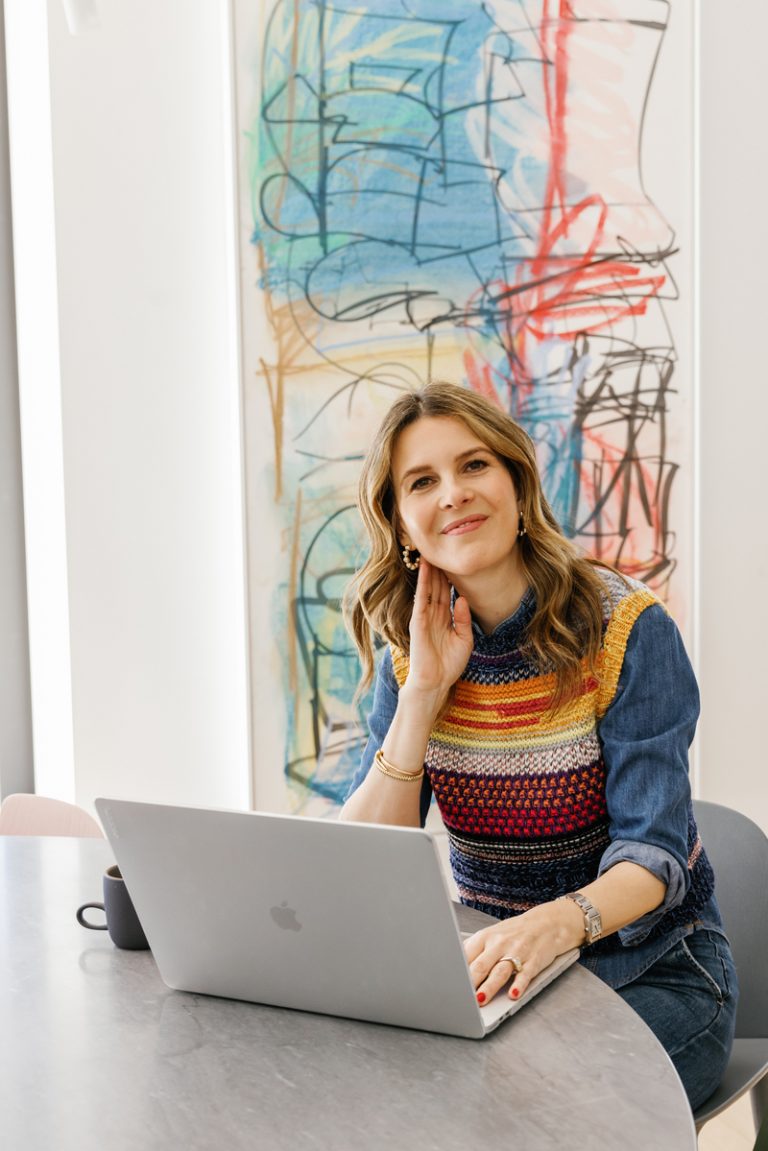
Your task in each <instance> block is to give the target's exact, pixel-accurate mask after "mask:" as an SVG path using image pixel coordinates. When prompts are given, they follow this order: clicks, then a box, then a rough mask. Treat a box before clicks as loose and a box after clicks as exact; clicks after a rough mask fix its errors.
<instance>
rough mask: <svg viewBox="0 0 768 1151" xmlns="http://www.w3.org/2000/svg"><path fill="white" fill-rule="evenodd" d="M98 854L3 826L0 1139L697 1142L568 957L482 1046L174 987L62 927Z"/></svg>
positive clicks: (638, 1027)
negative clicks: (16, 834) (558, 973)
mask: <svg viewBox="0 0 768 1151" xmlns="http://www.w3.org/2000/svg"><path fill="white" fill-rule="evenodd" d="M110 862H112V860H111V857H110V849H109V846H108V844H107V843H106V842H102V841H99V840H93V839H83V840H77V839H53V838H51V839H37V838H10V837H2V836H0V1132H1V1137H0V1141H1V1142H2V1146H3V1148H4V1149H5V1151H21V1149H22V1148H23V1149H24V1151H97V1149H98V1151H123V1149H125V1151H128V1149H131V1151H135V1149H140V1151H155V1149H157V1151H160V1149H162V1151H175V1149H177V1148H178V1149H179V1151H181V1149H182V1148H183V1149H184V1151H196V1149H206V1151H209V1149H210V1151H213V1149H215V1151H218V1149H220V1148H221V1149H225V1151H239V1149H241V1148H242V1149H243V1151H245V1149H254V1148H258V1149H261V1148H263V1149H264V1151H282V1149H285V1151H305V1149H306V1151H324V1149H331V1148H333V1149H334V1151H336V1149H347V1148H355V1149H360V1151H393V1148H397V1149H398V1151H433V1149H434V1151H474V1149H475V1148H482V1147H488V1148H497V1149H499V1151H502V1149H504V1151H510V1149H513V1148H518V1149H520V1151H544V1149H548V1148H563V1147H574V1146H577V1145H579V1144H581V1143H586V1145H587V1146H589V1148H590V1151H600V1149H606V1151H616V1149H617V1148H621V1149H622V1151H632V1149H634V1148H637V1149H640V1148H642V1149H643V1151H647V1149H648V1148H649V1147H653V1148H654V1151H693V1149H695V1147H696V1136H695V1132H694V1126H693V1121H692V1119H691V1115H690V1111H689V1109H688V1106H687V1102H686V1099H685V1095H684V1093H683V1090H682V1087H681V1085H680V1082H679V1080H678V1078H677V1076H676V1074H675V1072H674V1070H673V1068H672V1065H671V1063H670V1062H669V1060H668V1059H667V1056H666V1055H665V1053H664V1051H663V1050H662V1048H661V1047H660V1046H659V1044H658V1043H657V1042H656V1040H655V1039H654V1037H653V1036H652V1034H651V1033H650V1031H648V1030H647V1028H646V1027H645V1026H644V1024H642V1023H641V1022H640V1020H639V1019H638V1018H637V1017H636V1016H635V1014H634V1013H633V1012H632V1011H631V1010H630V1009H629V1008H628V1007H627V1006H626V1005H625V1004H624V1003H623V1001H622V1000H621V999H620V998H619V997H618V996H617V995H615V994H614V993H613V992H612V991H610V990H609V989H608V988H607V987H606V986H605V985H604V984H602V983H601V982H600V980H598V979H596V978H595V977H594V976H592V975H590V974H589V973H588V972H587V971H585V970H584V969H583V968H582V967H580V966H576V967H574V968H571V970H569V971H568V972H566V974H565V975H563V976H562V977H561V978H560V980H558V981H557V983H556V984H555V985H554V986H552V987H551V988H549V989H548V990H546V991H545V992H543V993H542V994H541V995H540V996H539V997H538V999H536V1000H535V1001H534V1002H533V1003H531V1004H530V1005H529V1006H528V1007H526V1008H525V1009H524V1010H523V1011H521V1012H520V1014H519V1015H518V1016H517V1017H516V1018H514V1019H512V1020H510V1021H509V1022H507V1023H506V1024H503V1025H502V1027H501V1028H500V1029H499V1030H498V1031H497V1032H495V1033H494V1034H493V1035H491V1036H489V1037H488V1038H487V1039H485V1040H480V1041H476V1040H470V1039H452V1038H448V1037H445V1036H438V1035H429V1034H425V1033H422V1032H417V1031H407V1030H402V1029H399V1028H393V1027H380V1026H376V1025H374V1024H364V1023H356V1022H351V1021H346V1020H343V1019H332V1018H328V1017H325V1016H319V1015H309V1014H304V1013H302V1012H297V1011H284V1010H279V1009H276V1008H269V1007H259V1006H254V1005H251V1004H245V1003H237V1002H231V1001H228V1000H223V999H211V998H206V997H204V996H197V995H186V994H182V993H180V992H175V991H169V990H168V988H167V987H166V986H165V985H164V984H163V982H162V981H161V979H160V976H159V974H158V972H157V968H156V966H155V964H154V961H153V959H152V956H151V954H150V953H149V952H147V951H144V952H128V951H118V950H116V949H115V948H114V947H113V946H112V944H111V943H110V941H109V939H108V937H107V936H106V933H103V934H102V933H100V932H99V933H97V932H86V931H85V930H84V929H83V928H81V927H80V926H78V924H77V923H76V922H75V916H74V912H75V908H76V907H77V906H78V905H79V904H80V903H83V902H86V901H88V900H91V899H99V898H100V890H101V878H100V877H101V872H102V870H103V869H104V867H105V866H107V865H108V864H109V863H110ZM470 914H471V913H470Z"/></svg>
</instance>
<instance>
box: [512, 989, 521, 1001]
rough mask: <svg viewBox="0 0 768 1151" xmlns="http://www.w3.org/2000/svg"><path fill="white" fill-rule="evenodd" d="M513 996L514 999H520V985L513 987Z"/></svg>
mask: <svg viewBox="0 0 768 1151" xmlns="http://www.w3.org/2000/svg"><path fill="white" fill-rule="evenodd" d="M512 998H513V999H519V998H520V988H519V987H513V988H512Z"/></svg>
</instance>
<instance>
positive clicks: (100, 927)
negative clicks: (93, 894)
mask: <svg viewBox="0 0 768 1151" xmlns="http://www.w3.org/2000/svg"><path fill="white" fill-rule="evenodd" d="M89 907H95V908H97V910H99V911H104V904H103V903H84V904H83V906H82V907H78V909H77V911H76V912H75V915H76V916H77V922H78V923H79V924H80V926H81V927H88V928H89V929H90V930H91V931H106V930H107V925H106V923H89V922H88V920H87V919H86V918H85V916H84V915H83V912H84V911H87V910H88V908H89Z"/></svg>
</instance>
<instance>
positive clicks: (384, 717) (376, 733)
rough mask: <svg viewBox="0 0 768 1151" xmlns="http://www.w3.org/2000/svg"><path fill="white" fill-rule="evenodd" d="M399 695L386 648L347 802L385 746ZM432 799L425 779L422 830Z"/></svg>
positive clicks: (422, 796) (430, 788)
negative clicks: (361, 753)
mask: <svg viewBox="0 0 768 1151" xmlns="http://www.w3.org/2000/svg"><path fill="white" fill-rule="evenodd" d="M398 691H399V689H398V686H397V679H396V678H395V671H394V668H393V667H392V654H391V652H390V650H389V648H386V650H385V652H384V655H383V656H382V658H381V662H380V663H379V668H378V671H377V673H376V684H375V687H374V691H373V707H372V708H371V712H370V714H369V716H368V732H369V735H368V742H367V743H366V745H365V750H364V751H363V756H362V759H361V760H360V766H359V767H358V769H357V771H356V772H355V774H354V776H353V778H352V783H351V784H350V788H349V791H348V792H347V796H346V798H347V799H349V797H350V795H352V793H353V792H355V791H357V789H358V787H359V786H360V784H361V783H362V782H363V780H364V779H365V777H366V775H367V774H368V772H369V771H370V769H371V764H372V763H373V757H374V756H375V754H376V752H377V751H378V749H379V748H380V747H381V745H382V743H383V742H384V739H385V737H386V734H387V732H388V731H389V728H390V724H391V723H392V720H393V719H394V715H395V712H396V711H397V697H398ZM431 799H432V787H431V785H430V782H429V780H428V778H427V776H426V775H425V776H424V780H423V782H422V786H421V824H422V827H423V826H424V822H425V820H426V818H427V812H428V811H429V805H430V802H431Z"/></svg>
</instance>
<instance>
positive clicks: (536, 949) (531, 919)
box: [464, 900, 583, 1004]
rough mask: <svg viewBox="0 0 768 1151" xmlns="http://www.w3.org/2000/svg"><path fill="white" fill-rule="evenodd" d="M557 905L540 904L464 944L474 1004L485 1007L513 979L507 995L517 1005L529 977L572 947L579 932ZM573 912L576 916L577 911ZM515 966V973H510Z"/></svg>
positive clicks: (569, 915) (559, 903) (569, 913)
mask: <svg viewBox="0 0 768 1151" xmlns="http://www.w3.org/2000/svg"><path fill="white" fill-rule="evenodd" d="M563 902H564V901H562V900H558V901H557V903H542V904H540V905H539V906H538V907H533V908H531V910H530V911H525V912H523V914H522V915H516V916H514V917H513V918H512V919H503V920H501V921H500V922H499V923H494V924H493V925H492V926H490V927H484V928H483V929H482V930H481V931H477V932H475V934H474V935H472V936H470V938H469V939H466V940H465V941H464V951H465V953H466V956H467V962H468V963H469V971H470V975H471V976H472V984H473V986H474V988H475V990H476V992H477V998H478V1003H481V1004H482V1003H490V1001H491V1000H492V999H493V997H494V995H496V993H497V992H498V991H500V990H501V988H502V987H503V986H504V985H505V984H507V983H509V982H510V980H511V979H512V977H513V976H514V980H513V982H512V985H511V987H510V988H509V992H508V994H509V997H510V999H519V998H520V996H521V995H523V994H524V993H525V990H526V988H527V987H528V984H529V983H530V982H531V980H532V979H533V977H534V976H535V975H538V973H539V972H540V971H543V970H544V968H545V967H549V965H550V963H552V961H553V960H554V959H556V958H557V956H558V955H561V954H562V953H563V952H564V951H568V950H569V949H570V948H571V947H578V945H579V942H580V939H579V935H581V937H582V938H583V929H580V927H579V924H578V922H576V921H575V920H574V917H573V916H572V911H571V909H569V908H568V907H567V906H566V907H563ZM575 910H576V911H577V913H578V916H581V912H580V911H578V908H575ZM574 927H575V928H576V931H575V932H574ZM518 964H519V965H520V970H519V971H516V967H517V965H518Z"/></svg>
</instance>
